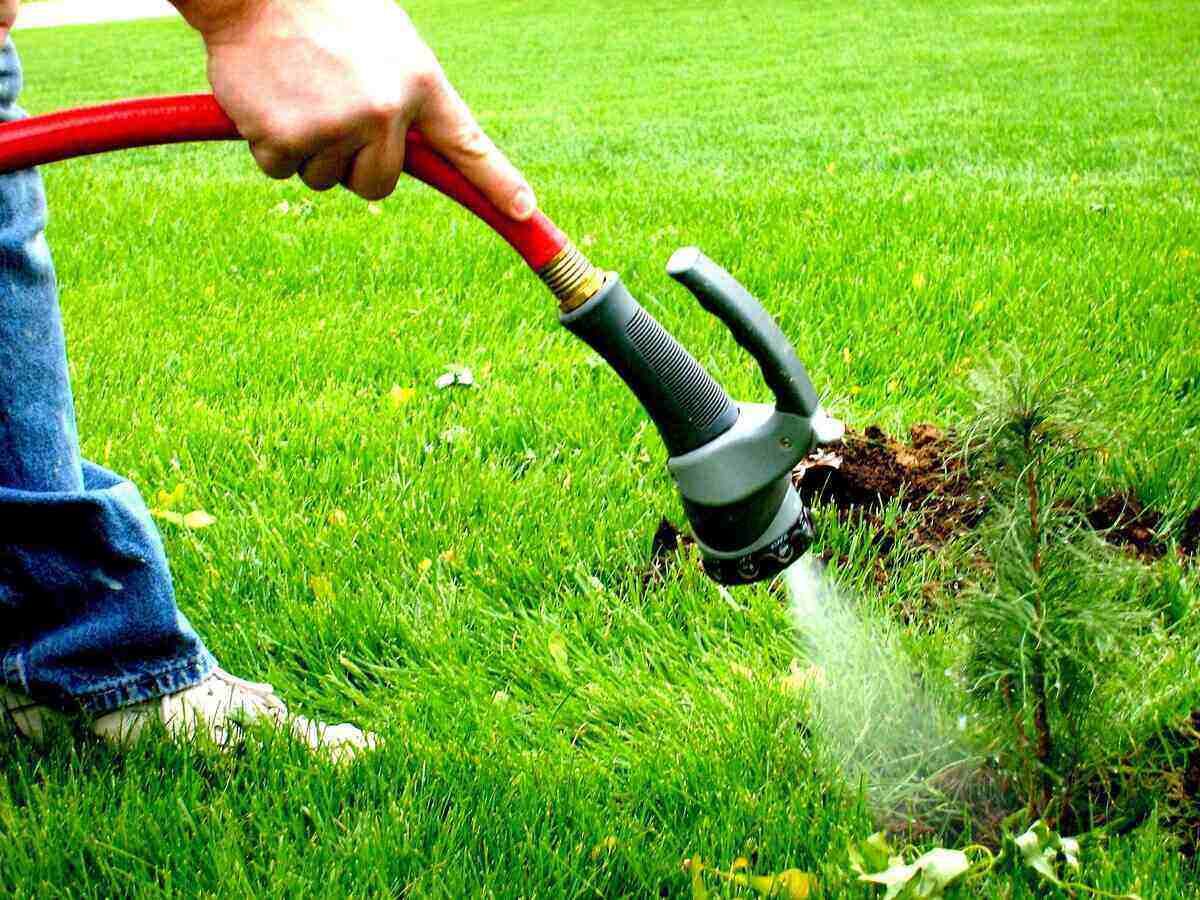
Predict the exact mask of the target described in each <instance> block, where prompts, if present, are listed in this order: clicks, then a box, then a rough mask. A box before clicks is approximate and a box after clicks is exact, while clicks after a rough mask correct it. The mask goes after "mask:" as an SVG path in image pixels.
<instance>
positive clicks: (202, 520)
mask: <svg viewBox="0 0 1200 900" xmlns="http://www.w3.org/2000/svg"><path fill="white" fill-rule="evenodd" d="M183 524H184V525H185V526H187V527H188V528H208V527H209V526H210V525H216V524H217V520H216V519H215V518H213V517H212V516H210V515H209V514H208V513H206V512H205V511H204V510H202V509H193V510H192V511H191V512H190V513H188V514H187V515H186V516H184V517H183Z"/></svg>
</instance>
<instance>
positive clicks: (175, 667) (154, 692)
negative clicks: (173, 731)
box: [0, 649, 217, 714]
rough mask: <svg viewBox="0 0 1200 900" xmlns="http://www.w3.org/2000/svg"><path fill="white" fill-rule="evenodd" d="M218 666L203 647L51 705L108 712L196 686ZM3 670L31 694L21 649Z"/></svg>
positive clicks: (11, 682)
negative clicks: (159, 667)
mask: <svg viewBox="0 0 1200 900" xmlns="http://www.w3.org/2000/svg"><path fill="white" fill-rule="evenodd" d="M216 667H217V661H216V659H214V658H213V655H212V654H211V653H209V652H208V651H207V650H205V649H201V650H200V651H199V652H197V653H194V654H192V655H191V656H187V657H184V658H183V659H181V660H177V661H175V662H172V663H171V664H170V665H168V666H165V667H163V668H162V669H160V670H158V671H150V672H139V673H138V674H136V675H130V676H129V677H128V678H124V679H120V680H118V681H116V683H112V682H110V683H109V684H107V685H105V687H104V688H103V689H102V690H98V691H91V692H88V693H79V694H73V695H71V696H69V697H62V698H59V701H60V702H55V701H54V700H51V701H50V705H52V706H64V707H66V708H68V709H72V710H79V711H83V712H87V713H93V714H102V713H108V712H112V711H113V710H115V709H121V708H123V707H126V706H133V705H134V704H136V703H145V702H146V701H147V700H154V699H156V698H158V697H162V696H165V695H166V694H174V693H177V692H179V691H182V690H185V689H187V688H190V687H194V686H195V685H197V684H200V682H202V681H204V679H206V678H207V677H208V676H209V675H211V674H212V671H213V669H215V668H216ZM0 672H2V675H3V680H4V682H6V683H8V684H9V685H12V686H20V688H21V689H22V690H23V691H24V692H25V693H29V686H28V684H27V682H26V680H25V666H24V661H23V659H22V654H21V653H20V652H19V651H13V652H12V653H9V654H8V655H7V656H5V657H4V660H3V665H2V667H0Z"/></svg>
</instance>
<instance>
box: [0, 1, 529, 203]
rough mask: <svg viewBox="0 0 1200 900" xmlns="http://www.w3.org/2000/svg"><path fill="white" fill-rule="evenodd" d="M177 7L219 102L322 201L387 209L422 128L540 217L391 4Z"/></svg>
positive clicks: (282, 173)
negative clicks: (198, 42)
mask: <svg viewBox="0 0 1200 900" xmlns="http://www.w3.org/2000/svg"><path fill="white" fill-rule="evenodd" d="M0 2H4V0H0ZM174 2H175V4H176V6H178V7H179V10H180V12H182V13H183V15H184V17H185V18H186V19H187V20H188V21H189V22H190V23H191V24H192V25H193V26H194V27H195V28H196V29H197V30H198V31H199V32H200V33H201V35H202V36H203V37H204V42H205V44H206V45H207V47H208V77H209V81H211V82H212V87H213V91H214V93H215V94H216V97H217V102H218V103H220V104H221V106H222V107H223V108H224V110H225V111H226V112H227V113H228V114H229V116H230V117H231V118H232V119H233V121H234V122H235V123H236V124H237V126H238V129H239V130H240V131H241V133H242V136H243V137H244V138H246V140H247V141H249V143H250V149H251V152H252V153H253V154H254V158H255V159H256V160H257V161H258V164H259V166H260V167H261V168H262V170H263V171H264V172H266V173H267V174H268V175H270V176H271V177H272V178H290V177H291V176H292V175H294V174H296V173H297V172H299V174H300V177H301V178H302V179H303V180H304V183H305V184H307V185H308V186H309V187H311V188H313V189H314V190H318V191H323V190H327V189H329V188H331V187H333V186H334V185H337V184H339V183H340V184H344V185H345V186H346V187H348V188H349V189H350V190H352V191H354V192H355V193H356V194H359V195H361V196H363V197H365V198H367V199H368V200H378V199H381V198H383V197H386V196H387V195H388V194H390V193H391V192H392V191H393V190H394V189H395V187H396V182H397V181H398V180H399V178H400V175H401V171H402V169H403V166H404V143H405V134H406V132H407V130H408V128H409V126H410V125H413V126H416V128H417V129H419V130H420V131H421V133H422V134H424V136H425V138H426V139H427V140H428V141H429V143H430V144H431V145H432V146H433V147H434V148H435V149H437V150H438V151H439V152H440V153H441V154H442V155H443V156H445V157H446V158H447V159H448V160H449V161H450V162H451V163H452V164H453V165H454V166H455V167H456V168H457V169H458V170H459V171H461V172H462V173H463V174H464V175H465V176H466V177H467V178H468V179H469V180H470V181H471V182H473V183H474V184H475V185H476V186H477V187H478V188H479V189H480V190H481V191H483V193H484V194H485V195H486V196H487V197H488V198H489V199H490V200H491V201H492V202H493V203H494V204H495V205H496V206H497V207H498V208H499V209H500V210H501V211H503V212H505V213H507V214H508V215H509V216H511V217H513V218H515V219H525V218H528V217H529V216H530V215H531V214H532V213H533V211H534V208H535V206H536V201H535V200H534V195H533V191H532V190H531V189H530V187H529V185H528V184H527V183H526V182H525V179H524V178H523V177H522V176H521V174H520V173H519V172H517V170H516V169H515V168H513V166H512V164H511V163H509V161H508V160H507V159H505V158H504V155H503V154H502V153H500V151H499V150H497V149H496V146H495V144H493V143H492V142H491V140H490V139H489V138H488V137H487V135H485V134H484V133H483V131H482V130H481V129H480V127H479V125H478V124H477V123H476V122H475V119H474V117H473V116H472V115H471V112H470V110H469V109H467V105H466V104H465V103H464V102H463V100H462V98H461V97H460V96H459V95H458V93H457V92H456V91H455V90H454V88H453V87H452V86H451V85H450V82H449V81H447V79H446V75H445V73H443V72H442V68H441V66H440V65H439V64H438V61H437V59H436V58H435V57H434V55H433V52H432V51H431V50H430V49H429V47H428V46H426V44H425V42H424V41H422V40H421V38H420V36H419V35H418V34H417V32H416V29H414V28H413V25H412V23H411V22H410V21H409V19H408V16H407V15H406V14H405V13H404V12H403V11H402V10H401V9H400V8H399V7H398V6H396V5H395V3H394V2H392V0H174Z"/></svg>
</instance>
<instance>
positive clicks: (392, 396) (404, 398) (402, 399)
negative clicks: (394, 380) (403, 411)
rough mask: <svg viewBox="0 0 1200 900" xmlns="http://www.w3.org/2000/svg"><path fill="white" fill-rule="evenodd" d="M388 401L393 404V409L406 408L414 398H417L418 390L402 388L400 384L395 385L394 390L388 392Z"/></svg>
mask: <svg viewBox="0 0 1200 900" xmlns="http://www.w3.org/2000/svg"><path fill="white" fill-rule="evenodd" d="M387 396H388V400H389V401H390V402H391V404H392V408H393V409H399V408H400V407H402V406H404V405H405V404H406V403H408V401H410V400H412V398H413V397H415V396H417V389H416V388H411V387H400V385H398V384H393V385H392V389H391V390H390V391H388V395H387Z"/></svg>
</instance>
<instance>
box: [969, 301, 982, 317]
mask: <svg viewBox="0 0 1200 900" xmlns="http://www.w3.org/2000/svg"><path fill="white" fill-rule="evenodd" d="M983 306H984V303H983V301H982V300H976V301H975V302H974V303H973V304H972V305H971V315H973V316H977V315H979V314H980V313H981V312H983Z"/></svg>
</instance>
